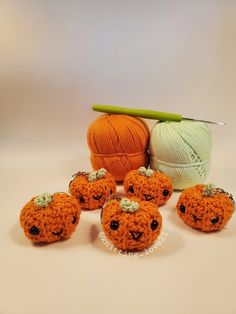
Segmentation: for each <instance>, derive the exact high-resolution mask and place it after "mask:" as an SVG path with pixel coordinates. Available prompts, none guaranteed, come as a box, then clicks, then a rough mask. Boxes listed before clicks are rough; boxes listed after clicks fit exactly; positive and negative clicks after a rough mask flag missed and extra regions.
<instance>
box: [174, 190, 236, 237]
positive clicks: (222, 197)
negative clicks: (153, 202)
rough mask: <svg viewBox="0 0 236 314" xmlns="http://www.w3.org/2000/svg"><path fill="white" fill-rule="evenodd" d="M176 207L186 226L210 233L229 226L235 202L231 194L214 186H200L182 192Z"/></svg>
mask: <svg viewBox="0 0 236 314" xmlns="http://www.w3.org/2000/svg"><path fill="white" fill-rule="evenodd" d="M176 207H177V212H178V215H179V217H180V218H181V219H182V220H183V221H184V223H185V224H187V225H188V226H190V227H192V228H194V229H197V230H200V231H205V232H210V231H217V230H221V229H222V228H223V227H224V226H225V225H226V224H227V222H228V221H229V219H230V218H231V216H232V214H233V211H234V208H235V202H234V200H233V197H232V195H231V194H229V193H227V192H225V191H224V190H222V189H220V188H215V186H214V185H213V184H207V185H204V184H199V185H196V186H194V187H192V188H189V189H187V190H185V191H184V192H182V193H181V195H180V197H179V200H178V202H177V206H176Z"/></svg>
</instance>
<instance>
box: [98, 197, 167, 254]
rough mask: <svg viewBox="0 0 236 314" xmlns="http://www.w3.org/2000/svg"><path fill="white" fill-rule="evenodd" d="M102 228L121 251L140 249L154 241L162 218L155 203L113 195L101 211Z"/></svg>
mask: <svg viewBox="0 0 236 314" xmlns="http://www.w3.org/2000/svg"><path fill="white" fill-rule="evenodd" d="M101 222H102V226H103V230H104V233H105V235H106V236H107V238H108V239H110V240H111V242H113V244H114V245H115V246H116V247H117V248H118V249H121V250H129V251H130V250H134V251H137V250H143V249H145V248H148V247H149V246H150V245H152V244H153V243H154V241H155V240H156V238H157V237H158V235H159V234H160V232H161V227H162V217H161V215H160V213H159V211H158V208H157V206H156V205H155V204H154V203H151V202H146V201H140V200H137V199H134V198H133V199H128V198H120V197H116V198H115V199H111V200H109V201H108V202H107V203H106V204H105V205H104V207H103V209H102V212H101Z"/></svg>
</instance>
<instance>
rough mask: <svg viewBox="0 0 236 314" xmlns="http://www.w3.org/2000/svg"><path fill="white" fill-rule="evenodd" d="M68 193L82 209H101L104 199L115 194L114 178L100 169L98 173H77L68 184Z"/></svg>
mask: <svg viewBox="0 0 236 314" xmlns="http://www.w3.org/2000/svg"><path fill="white" fill-rule="evenodd" d="M69 191H70V193H71V194H72V195H74V196H75V197H76V198H77V200H78V201H79V203H80V206H81V208H82V209H86V210H92V209H97V208H101V207H102V206H103V204H104V203H105V201H106V199H107V198H108V197H110V196H111V195H113V194H114V193H115V192H116V182H115V179H114V177H113V176H112V175H111V174H110V173H108V172H107V170H106V169H104V168H101V169H99V170H98V171H92V172H78V173H77V174H75V176H74V178H73V179H72V181H71V182H70V185H69Z"/></svg>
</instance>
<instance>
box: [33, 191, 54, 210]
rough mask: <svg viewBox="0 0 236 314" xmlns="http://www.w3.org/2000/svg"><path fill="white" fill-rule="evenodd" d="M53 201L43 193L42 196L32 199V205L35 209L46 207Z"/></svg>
mask: <svg viewBox="0 0 236 314" xmlns="http://www.w3.org/2000/svg"><path fill="white" fill-rule="evenodd" d="M52 201H53V197H52V195H51V194H49V193H44V194H42V195H39V196H36V197H35V199H34V204H35V205H36V206H37V207H41V208H42V207H46V206H47V205H48V204H49V203H51V202H52Z"/></svg>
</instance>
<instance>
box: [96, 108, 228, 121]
mask: <svg viewBox="0 0 236 314" xmlns="http://www.w3.org/2000/svg"><path fill="white" fill-rule="evenodd" d="M92 108H93V110H94V111H99V112H105V113H115V114H127V115H129V116H134V117H140V118H146V119H154V120H160V121H173V122H180V121H182V120H190V121H198V122H204V123H212V124H218V125H225V123H223V122H213V121H206V120H199V119H192V118H185V117H183V116H182V115H181V114H177V113H169V112H161V111H155V110H148V109H134V108H126V107H116V106H107V105H93V107H92Z"/></svg>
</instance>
